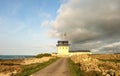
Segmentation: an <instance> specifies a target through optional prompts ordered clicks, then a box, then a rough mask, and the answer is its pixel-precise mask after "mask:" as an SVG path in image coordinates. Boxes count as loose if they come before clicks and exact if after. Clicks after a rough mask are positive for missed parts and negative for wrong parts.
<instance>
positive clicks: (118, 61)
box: [99, 59, 120, 63]
mask: <svg viewBox="0 0 120 76" xmlns="http://www.w3.org/2000/svg"><path fill="white" fill-rule="evenodd" d="M99 60H100V61H104V62H106V61H109V62H115V63H120V60H117V59H105V60H103V59H99Z"/></svg>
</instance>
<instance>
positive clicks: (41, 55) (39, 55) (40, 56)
mask: <svg viewBox="0 0 120 76" xmlns="http://www.w3.org/2000/svg"><path fill="white" fill-rule="evenodd" d="M47 56H51V54H49V53H44V54H38V55H36V58H42V57H47Z"/></svg>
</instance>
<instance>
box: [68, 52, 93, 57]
mask: <svg viewBox="0 0 120 76" xmlns="http://www.w3.org/2000/svg"><path fill="white" fill-rule="evenodd" d="M80 54H92V53H91V52H69V56H72V55H80Z"/></svg>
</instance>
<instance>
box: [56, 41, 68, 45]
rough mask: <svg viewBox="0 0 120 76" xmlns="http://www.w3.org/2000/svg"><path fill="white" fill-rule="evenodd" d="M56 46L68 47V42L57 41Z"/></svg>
mask: <svg viewBox="0 0 120 76" xmlns="http://www.w3.org/2000/svg"><path fill="white" fill-rule="evenodd" d="M57 43H58V44H57V46H69V45H70V44H69V41H58V42H57Z"/></svg>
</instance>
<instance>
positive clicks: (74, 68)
mask: <svg viewBox="0 0 120 76" xmlns="http://www.w3.org/2000/svg"><path fill="white" fill-rule="evenodd" d="M68 64H69V68H70V74H71V76H83V74H82V71H81V70H80V68H79V67H80V64H79V63H77V64H75V63H74V62H73V61H72V60H71V59H69V60H68Z"/></svg>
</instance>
